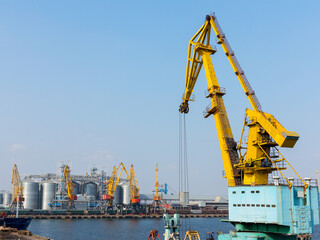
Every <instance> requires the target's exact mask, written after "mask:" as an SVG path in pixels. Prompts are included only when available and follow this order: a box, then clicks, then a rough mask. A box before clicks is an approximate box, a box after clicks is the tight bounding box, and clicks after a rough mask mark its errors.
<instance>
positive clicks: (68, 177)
mask: <svg viewBox="0 0 320 240" xmlns="http://www.w3.org/2000/svg"><path fill="white" fill-rule="evenodd" d="M62 181H65V183H66V184H67V191H68V200H69V206H70V207H71V206H72V204H73V200H74V196H73V183H72V179H71V174H70V168H69V166H68V165H65V167H64V170H63V176H62Z"/></svg>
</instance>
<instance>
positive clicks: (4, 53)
mask: <svg viewBox="0 0 320 240" xmlns="http://www.w3.org/2000/svg"><path fill="white" fill-rule="evenodd" d="M211 12H216V15H217V17H218V20H219V22H220V24H221V27H222V29H223V30H224V32H225V33H226V36H227V38H228V40H229V42H230V44H231V46H232V48H233V49H234V51H235V53H236V56H237V57H238V60H239V62H240V64H241V66H242V68H243V69H244V71H245V72H246V75H247V78H248V79H249V81H250V83H251V85H252V87H253V88H254V90H255V91H256V94H257V96H258V98H259V100H260V102H261V104H262V107H263V109H264V111H266V112H269V113H271V114H274V115H275V116H276V117H277V119H278V120H279V121H280V122H281V123H282V124H283V125H284V126H285V127H286V128H287V129H288V130H292V131H296V132H298V133H299V134H300V136H301V138H300V140H299V141H298V143H297V145H296V147H295V148H294V149H290V150H284V151H283V152H284V153H285V154H286V157H287V158H288V160H289V161H290V162H291V163H292V164H293V166H295V167H296V169H297V170H298V172H299V173H301V175H302V176H303V177H315V170H316V169H319V170H320V150H319V143H320V141H319V136H320V130H319V119H320V112H319V105H320V97H319V89H320V79H319V55H320V50H319V39H320V30H319V29H320V28H319V24H320V14H319V12H320V2H319V1H316V0H313V1H295V0H290V1H288V0H282V1H266V0H262V1H252V0H250V1H249V0H243V1H236V0H229V1H222V0H220V1H201V4H200V3H199V1H166V0H164V1H78V0H77V1H9V0H7V1H1V2H0V32H1V37H0V69H1V70H0V83H1V87H0V157H1V168H0V182H1V184H0V189H9V188H11V185H10V180H11V179H10V178H11V169H12V166H13V164H14V163H17V164H18V168H19V170H20V173H21V174H33V173H39V174H41V173H47V172H56V171H57V165H58V162H59V161H69V162H72V172H73V173H75V174H81V173H83V174H84V173H85V172H86V171H87V170H88V168H89V166H90V164H95V165H96V166H97V167H104V168H105V169H106V170H107V172H108V173H110V172H111V169H112V166H113V165H114V164H118V163H119V162H120V161H123V162H124V163H125V164H126V165H127V166H128V167H129V165H130V164H131V163H133V164H134V165H135V169H136V175H137V177H138V181H139V184H140V187H141V192H144V193H151V190H152V188H153V185H154V180H155V171H154V170H155V165H156V163H157V162H158V163H159V168H160V173H159V177H160V182H162V183H164V182H167V183H168V184H169V185H170V186H171V187H172V188H174V189H176V190H177V189H178V187H177V186H178V177H177V171H178V168H177V166H178V106H179V104H180V101H181V94H182V92H183V90H184V77H185V65H186V56H187V43H188V41H189V39H190V38H191V37H192V36H193V34H194V33H195V32H196V31H197V30H198V29H199V27H200V26H201V25H202V24H203V22H204V19H205V15H206V14H209V13H211ZM213 62H214V65H215V68H216V73H217V76H218V79H219V82H220V85H221V86H223V87H225V88H226V89H227V95H225V96H224V99H225V105H226V108H227V112H228V115H229V118H230V122H231V125H232V128H233V132H234V135H235V138H236V140H238V139H239V135H240V131H241V127H242V123H243V117H244V111H245V108H246V107H249V105H248V101H247V99H246V97H245V95H244V93H243V91H242V89H241V87H240V84H239V83H238V81H237V79H236V77H235V75H234V73H233V71H232V69H231V66H230V65H229V62H228V61H227V59H226V57H225V56H224V54H223V53H222V49H221V48H220V46H218V53H217V54H216V55H214V56H213ZM205 89H206V82H205V78H204V73H203V72H202V73H201V74H200V77H199V80H198V83H197V85H196V87H195V94H196V95H197V101H196V102H195V103H191V106H190V108H191V110H190V112H189V114H188V116H187V124H188V150H189V167H190V175H189V179H190V192H191V194H213V195H220V194H221V195H226V186H227V185H226V181H225V180H224V179H222V178H221V172H222V170H223V166H222V160H221V156H220V150H219V145H218V140H217V134H216V130H215V124H214V119H213V118H209V119H203V117H202V111H203V110H204V109H205V107H206V106H207V104H208V103H209V102H207V99H205V98H204V94H203V92H204V91H205Z"/></svg>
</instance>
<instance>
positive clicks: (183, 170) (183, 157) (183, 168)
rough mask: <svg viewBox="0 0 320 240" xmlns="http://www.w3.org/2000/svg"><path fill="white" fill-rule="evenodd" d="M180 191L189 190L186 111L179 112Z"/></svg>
mask: <svg viewBox="0 0 320 240" xmlns="http://www.w3.org/2000/svg"><path fill="white" fill-rule="evenodd" d="M181 115H183V117H181ZM179 192H189V178H188V154H187V126H186V117H185V114H184V113H179Z"/></svg>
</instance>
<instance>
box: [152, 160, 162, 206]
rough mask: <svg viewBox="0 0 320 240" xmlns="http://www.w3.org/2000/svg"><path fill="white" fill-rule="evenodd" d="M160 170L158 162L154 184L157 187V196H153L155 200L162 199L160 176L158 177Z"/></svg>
mask: <svg viewBox="0 0 320 240" xmlns="http://www.w3.org/2000/svg"><path fill="white" fill-rule="evenodd" d="M158 172H159V168H158V163H157V167H156V183H155V184H154V186H155V187H156V191H155V192H156V194H155V196H154V197H153V199H154V200H156V201H159V200H160V196H159V187H160V184H159V178H158V174H159V173H158Z"/></svg>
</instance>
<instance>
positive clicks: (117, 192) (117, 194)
mask: <svg viewBox="0 0 320 240" xmlns="http://www.w3.org/2000/svg"><path fill="white" fill-rule="evenodd" d="M121 190H122V189H121V186H120V185H119V184H118V186H117V188H116V190H115V191H114V193H113V203H114V204H120V203H121Z"/></svg>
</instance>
